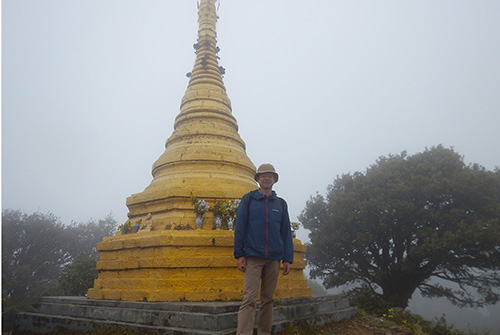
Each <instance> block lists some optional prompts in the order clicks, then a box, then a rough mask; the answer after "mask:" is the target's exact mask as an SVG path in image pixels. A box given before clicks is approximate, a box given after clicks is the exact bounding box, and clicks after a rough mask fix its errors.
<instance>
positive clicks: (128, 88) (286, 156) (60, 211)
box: [2, 0, 500, 328]
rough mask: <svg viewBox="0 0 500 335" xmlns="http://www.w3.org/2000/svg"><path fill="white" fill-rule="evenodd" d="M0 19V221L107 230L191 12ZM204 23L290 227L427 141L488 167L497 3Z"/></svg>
mask: <svg viewBox="0 0 500 335" xmlns="http://www.w3.org/2000/svg"><path fill="white" fill-rule="evenodd" d="M2 6H3V8H2V206H3V208H4V209H6V208H11V209H21V210H23V211H25V212H27V213H32V212H34V211H37V210H39V211H41V212H44V213H46V212H49V211H50V212H52V213H54V214H55V215H57V216H59V217H61V220H62V222H63V223H70V222H71V221H77V222H87V221H88V220H89V219H90V218H93V219H101V218H104V217H105V216H106V215H107V214H109V213H112V214H113V216H114V218H115V219H116V220H117V221H118V222H119V223H122V222H124V221H125V220H126V213H127V212H128V210H127V208H126V206H125V199H126V198H127V197H128V196H130V195H131V194H133V193H139V192H142V191H143V190H144V188H145V187H146V186H148V185H149V183H150V182H151V179H152V177H151V166H152V164H153V162H154V161H155V160H156V159H157V158H158V157H159V156H160V155H161V154H162V153H163V151H164V143H165V140H166V139H167V138H168V137H169V136H170V135H171V133H172V131H173V122H174V118H175V116H176V115H177V114H178V113H179V105H180V101H181V98H182V96H183V95H184V91H185V89H186V87H187V83H188V78H187V77H186V73H187V72H190V71H191V70H192V67H193V64H194V60H195V54H194V49H193V44H194V43H195V42H196V38H197V28H198V23H197V8H196V0H177V1H172V0H148V1H144V0H104V1H103V0H71V1H68V0H3V1H2ZM219 16H220V20H219V22H218V42H219V47H220V48H221V52H220V53H219V56H220V57H221V59H220V65H221V66H223V67H225V68H226V75H225V78H224V82H225V85H226V88H227V92H228V95H229V98H230V99H231V101H232V106H233V114H234V116H235V117H236V119H237V120H238V123H239V126H240V131H239V133H240V135H241V136H242V138H243V139H244V140H245V142H246V144H247V153H248V156H249V157H250V159H251V160H252V161H253V162H254V164H255V165H259V164H261V163H264V162H271V163H273V164H274V165H275V166H276V168H277V170H278V172H279V174H280V181H279V183H278V184H276V190H277V192H278V193H279V195H280V196H282V197H284V198H285V199H286V200H287V201H288V203H289V207H290V214H291V217H292V220H296V216H297V215H298V214H299V213H300V212H301V211H302V210H303V209H304V207H305V203H306V201H307V200H308V199H309V197H310V196H311V195H314V194H315V193H316V192H319V193H322V194H324V193H325V192H326V188H327V186H328V185H329V184H331V183H332V182H333V181H334V179H335V178H336V176H337V175H341V174H343V173H349V172H351V173H352V172H355V171H364V170H365V169H366V168H367V167H368V166H370V165H371V164H373V163H374V162H375V160H376V159H377V158H378V157H379V156H382V155H388V154H391V153H392V154H399V153H400V152H401V151H403V150H407V151H408V153H409V154H414V153H417V152H421V151H423V150H424V149H425V148H426V147H431V146H434V145H438V144H443V145H444V146H446V147H454V148H455V150H456V151H457V152H458V153H460V154H462V155H463V156H464V160H465V162H467V163H479V164H481V165H483V166H485V167H486V168H488V169H494V168H495V167H496V166H499V165H500V130H499V129H500V126H499V125H500V110H499V109H500V108H499V107H500V1H498V0H467V1H463V0H419V1H414V0H413V1H409V0H379V1H372V0H364V1H361V0H343V1H340V0H301V1H298V0H246V1H243V0H221V1H220V8H219ZM298 236H299V238H300V239H302V240H303V241H307V239H308V238H307V232H306V231H304V230H301V231H300V232H299V235H298ZM436 306H437V305H436ZM440 311H441V310H438V311H432V313H433V314H432V315H435V316H438V315H436V314H439V312H440ZM449 311H450V310H449V309H448V310H442V311H441V312H443V313H446V312H448V313H449ZM418 312H420V313H422V312H425V310H419V311H418ZM484 313H487V312H484ZM432 315H431V316H432ZM475 318H476V319H477V317H475ZM498 328H500V326H498Z"/></svg>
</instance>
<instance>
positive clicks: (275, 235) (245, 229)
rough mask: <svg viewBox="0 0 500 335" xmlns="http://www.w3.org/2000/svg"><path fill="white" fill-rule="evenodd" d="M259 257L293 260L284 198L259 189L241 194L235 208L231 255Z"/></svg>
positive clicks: (284, 260) (285, 260)
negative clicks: (232, 252) (267, 194)
mask: <svg viewBox="0 0 500 335" xmlns="http://www.w3.org/2000/svg"><path fill="white" fill-rule="evenodd" d="M243 256H245V257H259V258H264V259H279V260H282V261H283V262H288V263H292V262H293V240H292V230H291V228H290V218H289V216H288V206H287V204H286V202H285V200H283V199H281V198H278V196H277V195H276V193H275V192H274V191H273V192H272V193H271V195H270V196H269V197H266V195H265V194H264V193H262V191H261V190H260V189H257V190H254V191H251V192H249V193H247V194H245V195H244V196H243V198H242V199H241V202H240V205H239V206H238V209H237V211H236V227H235V231H234V257H235V258H240V257H243Z"/></svg>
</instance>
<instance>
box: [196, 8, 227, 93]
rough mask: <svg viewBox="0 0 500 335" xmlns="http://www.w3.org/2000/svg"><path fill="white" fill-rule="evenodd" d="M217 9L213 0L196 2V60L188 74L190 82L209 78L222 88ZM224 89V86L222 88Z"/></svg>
mask: <svg viewBox="0 0 500 335" xmlns="http://www.w3.org/2000/svg"><path fill="white" fill-rule="evenodd" d="M216 26H217V10H216V7H215V1H214V0H201V2H200V3H199V4H198V40H197V41H196V43H195V44H194V45H193V47H194V49H195V52H196V61H195V64H194V68H193V71H192V72H191V74H190V84H196V83H197V81H198V80H200V79H205V80H206V79H207V78H210V79H212V80H214V81H215V82H212V83H214V84H215V83H216V82H218V83H217V84H218V85H220V86H221V87H223V88H224V84H223V82H222V75H223V74H224V69H223V68H222V67H220V66H219V62H218V56H217V53H218V52H219V47H218V46H217V32H216ZM224 89H225V88H224Z"/></svg>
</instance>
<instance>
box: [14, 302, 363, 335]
mask: <svg viewBox="0 0 500 335" xmlns="http://www.w3.org/2000/svg"><path fill="white" fill-rule="evenodd" d="M240 303H241V302H240V301H233V302H132V301H119V300H95V299H87V298H85V297H43V298H41V299H40V300H39V302H38V303H36V304H35V305H34V306H33V308H32V310H30V311H28V312H23V313H20V314H19V315H18V316H17V319H16V328H17V329H16V330H17V331H18V332H31V333H35V334H47V333H52V332H54V331H57V330H59V331H61V330H69V331H80V332H90V331H92V330H96V329H104V328H124V329H131V330H134V331H136V332H143V333H156V334H165V335H200V334H204V335H233V334H236V326H237V312H238V308H239V305H240ZM356 313H357V309H356V308H355V307H351V306H350V305H349V302H348V301H347V300H346V299H344V298H342V297H341V296H339V295H331V296H323V297H311V298H293V299H283V300H276V301H275V302H274V320H273V332H274V333H276V332H278V331H280V330H283V329H284V328H285V327H286V325H288V324H294V325H298V324H309V325H322V324H325V323H328V322H334V321H340V320H343V319H348V318H351V317H353V316H354V315H356Z"/></svg>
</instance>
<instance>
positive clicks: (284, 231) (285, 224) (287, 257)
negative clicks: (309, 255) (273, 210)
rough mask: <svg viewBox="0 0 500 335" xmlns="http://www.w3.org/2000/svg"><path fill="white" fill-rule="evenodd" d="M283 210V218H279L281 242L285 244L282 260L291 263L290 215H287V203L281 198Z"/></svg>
mask: <svg viewBox="0 0 500 335" xmlns="http://www.w3.org/2000/svg"><path fill="white" fill-rule="evenodd" d="M283 204H284V207H285V208H284V210H283V219H282V220H281V236H282V237H283V243H284V246H285V253H284V256H283V262H288V263H290V264H292V263H293V239H292V227H291V226H290V216H289V215H288V205H287V203H286V201H285V200H283Z"/></svg>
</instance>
